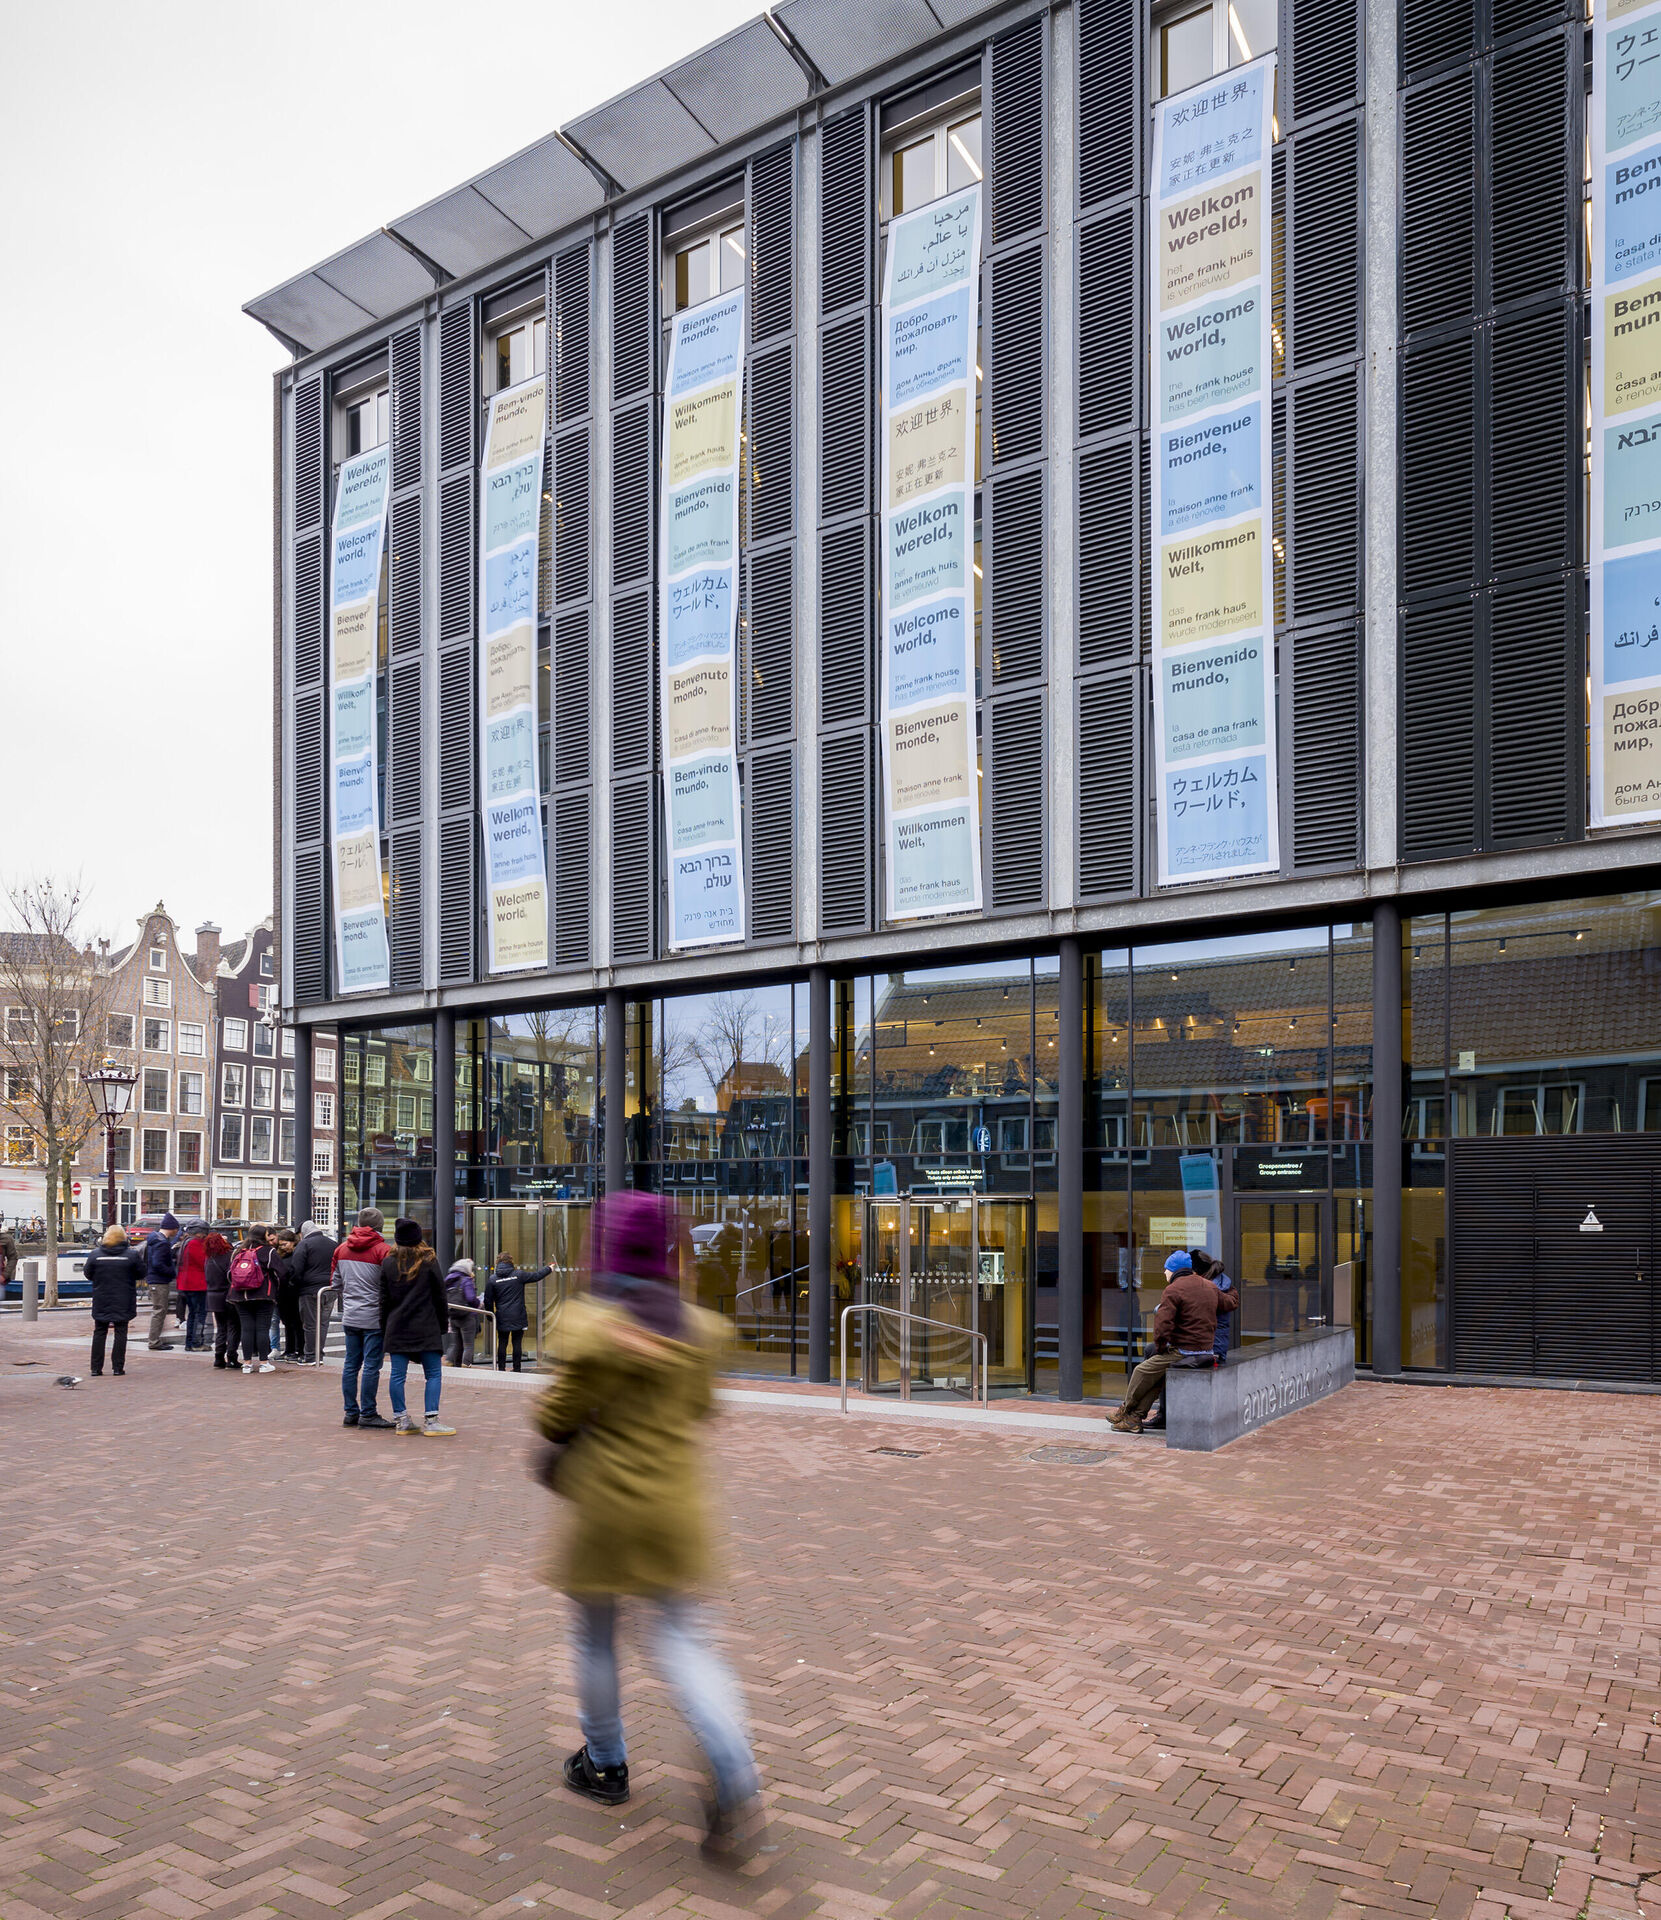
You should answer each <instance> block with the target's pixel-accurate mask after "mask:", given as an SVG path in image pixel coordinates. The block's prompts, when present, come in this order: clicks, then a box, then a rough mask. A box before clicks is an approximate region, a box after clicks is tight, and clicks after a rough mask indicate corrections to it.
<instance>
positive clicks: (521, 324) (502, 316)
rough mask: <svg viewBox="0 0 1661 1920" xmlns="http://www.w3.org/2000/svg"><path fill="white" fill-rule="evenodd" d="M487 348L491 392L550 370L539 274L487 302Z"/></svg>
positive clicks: (488, 380)
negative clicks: (526, 284) (525, 284)
mask: <svg viewBox="0 0 1661 1920" xmlns="http://www.w3.org/2000/svg"><path fill="white" fill-rule="evenodd" d="M484 348H485V386H486V389H487V391H489V392H491V393H500V392H502V390H503V389H504V388H506V387H516V386H518V385H519V383H520V381H521V380H532V379H534V378H535V377H536V375H537V374H539V373H546V372H547V370H548V317H547V313H546V311H545V309H544V307H543V300H542V281H541V279H540V278H538V279H537V280H536V281H534V282H533V283H532V284H531V285H529V286H523V285H521V286H519V287H512V288H509V290H508V291H507V292H506V293H499V294H497V296H496V297H495V299H493V300H490V301H487V302H486V304H485V312H484Z"/></svg>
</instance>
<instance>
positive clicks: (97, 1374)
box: [87, 1367, 104, 1380]
mask: <svg viewBox="0 0 1661 1920" xmlns="http://www.w3.org/2000/svg"><path fill="white" fill-rule="evenodd" d="M87 1371H88V1372H89V1373H90V1374H91V1375H92V1377H93V1379H94V1380H102V1379H103V1377H104V1369H103V1368H102V1367H89V1368H88V1369H87Z"/></svg>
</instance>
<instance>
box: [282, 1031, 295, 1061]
mask: <svg viewBox="0 0 1661 1920" xmlns="http://www.w3.org/2000/svg"><path fill="white" fill-rule="evenodd" d="M283 1058H284V1059H285V1060H292V1059H293V1058H294V1029H293V1028H292V1027H284V1028H283Z"/></svg>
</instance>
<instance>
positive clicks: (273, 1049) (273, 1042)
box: [254, 1020, 277, 1060]
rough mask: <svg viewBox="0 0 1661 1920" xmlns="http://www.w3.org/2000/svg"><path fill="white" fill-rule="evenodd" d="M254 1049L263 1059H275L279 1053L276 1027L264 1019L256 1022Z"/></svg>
mask: <svg viewBox="0 0 1661 1920" xmlns="http://www.w3.org/2000/svg"><path fill="white" fill-rule="evenodd" d="M254 1051H255V1053H257V1054H258V1055H259V1057H260V1058H261V1059H262V1060H274V1059H275V1058H276V1055H277V1034H276V1029H275V1028H273V1027H268V1026H267V1025H266V1024H265V1022H264V1021H263V1020H256V1021H255V1022H254Z"/></svg>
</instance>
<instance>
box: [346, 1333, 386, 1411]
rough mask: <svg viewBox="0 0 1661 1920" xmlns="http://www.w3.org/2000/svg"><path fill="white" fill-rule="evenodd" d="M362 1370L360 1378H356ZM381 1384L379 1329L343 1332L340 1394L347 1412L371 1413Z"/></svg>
mask: <svg viewBox="0 0 1661 1920" xmlns="http://www.w3.org/2000/svg"><path fill="white" fill-rule="evenodd" d="M360 1371H361V1373H362V1375H363V1377H362V1379H361V1381H360V1380H359V1378H358V1375H359V1372H360ZM380 1383H381V1330H380V1328H379V1327H348V1328H347V1329H346V1364H345V1366H344V1367H342V1368H341V1370H340V1391H341V1394H342V1396H343V1397H344V1399H345V1401H346V1411H347V1412H348V1413H357V1414H364V1413H373V1412H374V1411H375V1389H376V1388H377V1387H378V1386H379V1385H380Z"/></svg>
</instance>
